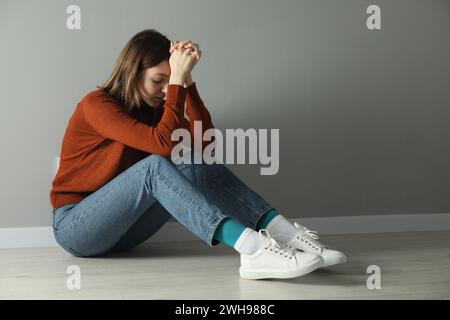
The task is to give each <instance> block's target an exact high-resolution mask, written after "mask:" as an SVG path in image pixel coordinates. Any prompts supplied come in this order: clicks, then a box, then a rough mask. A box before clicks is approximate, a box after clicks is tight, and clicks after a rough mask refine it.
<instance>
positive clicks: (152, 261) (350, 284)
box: [0, 231, 450, 300]
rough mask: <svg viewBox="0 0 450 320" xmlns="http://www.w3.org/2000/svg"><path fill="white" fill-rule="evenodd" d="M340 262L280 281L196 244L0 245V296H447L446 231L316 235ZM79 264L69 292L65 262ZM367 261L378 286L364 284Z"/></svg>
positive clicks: (449, 237)
mask: <svg viewBox="0 0 450 320" xmlns="http://www.w3.org/2000/svg"><path fill="white" fill-rule="evenodd" d="M321 239H322V240H323V241H325V242H326V243H328V244H333V246H335V247H336V248H340V249H341V250H342V251H344V252H345V253H346V254H347V255H348V262H347V263H346V264H343V265H338V266H333V267H329V268H327V269H319V270H316V271H314V272H312V273H310V274H308V275H305V276H303V277H299V278H294V279H287V280H244V279H241V278H240V277H239V273H238V268H239V256H238V254H237V253H235V252H234V250H233V249H230V248H228V247H225V246H224V245H219V246H217V247H215V248H210V247H208V246H207V245H205V244H204V243H203V242H197V241H194V242H187V243H181V242H172V243H153V244H150V245H149V246H146V247H138V248H136V249H134V250H132V251H130V252H127V253H122V254H113V255H109V256H107V257H102V258H76V257H73V256H71V255H70V254H68V253H66V252H65V251H63V250H62V249H60V248H29V249H1V250H0V299H275V300H278V299H449V298H450V232H446V231H439V232H404V233H384V234H364V235H355V234H353V235H339V236H322V237H321ZM70 265H77V266H79V267H80V270H81V288H80V289H79V290H76V289H75V290H69V289H68V288H67V285H66V281H67V278H68V277H69V276H70V274H67V273H66V270H67V267H68V266H70ZM369 265H377V266H379V267H380V269H381V289H379V290H378V289H373V290H369V289H368V288H367V286H366V281H367V279H368V277H369V276H370V275H371V274H368V273H367V267H368V266H369Z"/></svg>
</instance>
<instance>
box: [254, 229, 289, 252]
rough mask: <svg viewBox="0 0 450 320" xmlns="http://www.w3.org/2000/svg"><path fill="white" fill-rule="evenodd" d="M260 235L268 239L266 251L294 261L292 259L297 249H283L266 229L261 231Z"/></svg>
mask: <svg viewBox="0 0 450 320" xmlns="http://www.w3.org/2000/svg"><path fill="white" fill-rule="evenodd" d="M259 234H260V235H262V236H264V237H266V238H267V241H266V243H265V245H264V246H265V248H266V249H269V250H270V251H274V252H275V253H278V254H281V255H284V256H285V257H286V258H289V259H292V257H294V256H295V249H292V248H289V247H284V248H283V247H282V246H281V245H280V244H279V243H278V242H277V241H276V240H275V239H274V238H272V236H271V235H270V233H269V231H267V230H266V229H261V230H259Z"/></svg>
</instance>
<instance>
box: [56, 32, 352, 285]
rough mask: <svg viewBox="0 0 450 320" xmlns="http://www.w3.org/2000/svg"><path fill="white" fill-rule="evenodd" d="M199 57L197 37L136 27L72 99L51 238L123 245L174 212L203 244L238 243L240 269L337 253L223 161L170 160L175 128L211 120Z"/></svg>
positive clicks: (288, 264) (81, 251) (93, 247)
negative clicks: (92, 86) (99, 74)
mask: <svg viewBox="0 0 450 320" xmlns="http://www.w3.org/2000/svg"><path fill="white" fill-rule="evenodd" d="M200 58H201V50H200V48H199V46H198V44H196V43H193V42H192V41H181V42H178V41H177V42H174V43H171V42H170V41H169V39H167V38H166V37H165V36H164V35H162V34H161V33H159V32H158V31H156V30H144V31H142V32H139V33H138V34H136V35H135V36H134V37H133V38H132V39H130V40H129V41H128V43H127V44H126V46H125V47H124V49H123V50H122V52H121V54H120V56H119V58H118V60H117V62H116V65H115V66H114V69H113V71H112V74H111V76H110V77H109V79H108V80H107V81H106V83H105V84H104V85H103V86H101V87H98V88H97V90H94V91H92V92H90V93H88V94H87V95H86V96H85V97H84V98H83V99H82V100H81V101H80V102H79V103H78V105H77V107H76V109H75V111H74V113H73V115H72V117H71V119H70V121H69V124H68V126H67V129H66V132H65V135H64V139H63V142H62V149H61V157H60V159H61V160H60V166H59V169H58V172H57V174H56V176H55V178H54V180H53V183H52V190H51V192H50V199H51V204H52V207H53V230H54V235H55V239H56V241H57V242H58V244H59V245H61V247H62V248H64V249H65V250H67V251H68V252H70V253H71V254H72V255H75V256H77V257H92V256H99V255H104V254H106V253H109V252H116V251H122V250H127V249H130V248H133V247H135V246H137V245H139V244H140V243H142V242H144V241H145V240H147V239H148V238H150V237H151V236H152V235H153V234H155V233H156V232H157V231H158V230H159V229H160V228H161V227H162V226H163V225H164V223H165V222H166V221H167V220H168V219H169V218H170V217H171V216H172V217H174V218H175V219H177V220H178V221H179V222H180V223H182V224H183V225H184V226H185V227H186V228H188V229H189V230H191V231H192V232H193V233H194V234H195V235H197V236H198V237H199V238H200V239H201V240H203V241H204V242H205V243H206V244H208V245H210V246H215V245H217V244H218V243H220V242H223V243H225V244H226V245H229V246H231V247H233V248H234V249H236V251H237V252H239V253H240V256H241V267H240V269H239V272H240V276H241V277H242V278H246V279H261V278H292V277H298V276H301V275H304V274H306V273H309V272H311V271H313V270H315V269H317V268H319V267H323V266H329V265H333V264H336V263H342V262H344V261H345V260H346V257H345V255H344V254H343V253H341V252H339V251H335V250H331V249H329V248H326V247H325V246H324V245H323V244H321V243H319V242H318V241H317V235H316V234H315V233H314V231H310V230H308V229H306V228H304V227H303V226H301V225H299V224H295V225H292V224H291V223H290V222H289V221H288V220H286V219H285V218H284V217H283V216H282V215H280V214H279V213H278V212H277V211H276V210H275V209H274V207H273V206H272V205H270V204H269V203H268V202H267V201H265V200H264V199H263V198H261V197H260V196H259V195H258V194H257V193H256V192H255V191H253V190H252V189H250V188H249V187H248V186H247V185H246V184H245V183H243V182H242V181H241V180H239V178H238V177H236V176H235V175H234V174H233V173H232V172H231V171H229V170H228V169H227V168H226V167H225V166H223V165H221V164H212V165H207V164H180V165H175V164H174V163H173V162H172V161H171V158H170V155H171V149H172V147H173V146H174V144H175V143H176V142H173V141H172V140H171V134H172V132H173V131H174V130H175V129H177V128H186V129H188V130H191V131H192V134H193V130H192V129H193V123H194V121H202V128H203V130H207V129H209V128H212V127H213V124H212V121H211V117H210V114H209V112H208V110H207V108H206V107H205V105H204V103H203V101H202V99H201V98H200V96H199V94H198V91H197V86H196V83H194V82H193V81H192V77H191V72H192V70H193V68H194V67H195V65H196V64H197V63H198V61H199V60H200ZM185 103H186V114H187V117H188V118H189V119H186V118H185Z"/></svg>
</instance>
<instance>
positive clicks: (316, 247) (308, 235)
mask: <svg viewBox="0 0 450 320" xmlns="http://www.w3.org/2000/svg"><path fill="white" fill-rule="evenodd" d="M294 225H295V227H296V228H297V229H298V230H299V231H298V233H297V235H296V236H295V237H294V238H293V239H292V240H291V241H289V242H288V243H287V244H286V246H287V247H288V248H292V249H298V250H302V251H305V252H310V253H315V254H317V255H320V256H321V257H322V258H323V262H324V264H323V266H322V267H329V266H332V265H335V264H339V263H345V262H347V257H346V255H345V254H344V253H342V252H340V251H337V250H332V249H330V248H327V247H326V246H325V245H324V244H322V243H320V242H319V241H318V240H317V239H319V236H318V235H317V231H312V230H309V229H308V228H306V227H304V226H302V225H301V224H299V223H297V222H294Z"/></svg>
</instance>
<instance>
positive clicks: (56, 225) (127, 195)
mask: <svg viewBox="0 0 450 320" xmlns="http://www.w3.org/2000/svg"><path fill="white" fill-rule="evenodd" d="M272 209H273V207H272V206H271V205H270V204H268V203H267V202H266V201H265V200H264V199H262V198H261V197H260V196H259V195H258V194H257V193H255V192H254V191H253V190H251V189H250V188H249V187H248V186H247V185H245V184H244V183H243V182H242V181H241V180H239V178H237V177H236V176H235V175H234V174H233V173H232V172H231V171H230V170H228V169H227V168H226V167H225V166H224V165H222V164H212V165H207V164H180V165H175V164H174V163H173V162H172V161H171V160H170V158H166V157H163V156H160V155H156V154H152V155H150V156H148V157H146V158H144V159H142V160H141V161H139V162H137V163H136V164H134V165H133V166H131V167H130V168H128V169H127V170H125V171H123V172H122V173H121V174H119V175H118V176H117V177H115V178H114V179H112V180H111V181H109V182H108V183H107V184H105V185H104V186H103V187H101V188H100V189H98V190H97V191H95V192H94V193H92V194H90V195H89V196H88V197H86V198H84V199H83V200H82V201H80V202H79V203H73V204H67V205H64V206H61V207H59V208H55V209H53V232H54V235H55V239H56V242H57V243H58V244H59V245H60V246H61V247H63V248H64V249H65V250H66V251H68V252H70V253H71V254H72V255H74V256H80V257H89V256H99V255H103V254H106V253H108V252H116V251H123V250H127V249H130V248H133V247H135V246H137V245H139V244H140V243H142V242H144V241H145V240H147V239H148V238H150V237H151V236H152V235H153V234H155V233H156V232H157V231H158V230H159V229H160V228H161V227H162V226H163V225H164V223H166V222H167V220H168V219H169V218H170V217H171V216H173V217H174V218H175V219H176V220H178V221H179V222H180V223H181V224H183V225H184V226H185V227H186V228H188V229H189V230H191V231H192V232H193V233H194V234H195V235H197V236H198V237H199V238H200V239H201V240H203V241H204V242H206V243H207V244H208V245H210V246H215V245H217V244H218V243H219V241H218V240H216V239H214V238H213V236H214V233H215V231H216V229H217V226H218V225H219V224H220V222H221V221H222V220H223V219H225V218H227V217H231V218H233V219H234V220H236V221H237V222H239V223H240V224H242V225H244V226H246V227H249V228H252V229H255V228H256V225H257V224H258V221H259V219H260V218H261V217H262V216H263V215H264V214H265V213H267V212H268V211H270V210H272Z"/></svg>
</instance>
